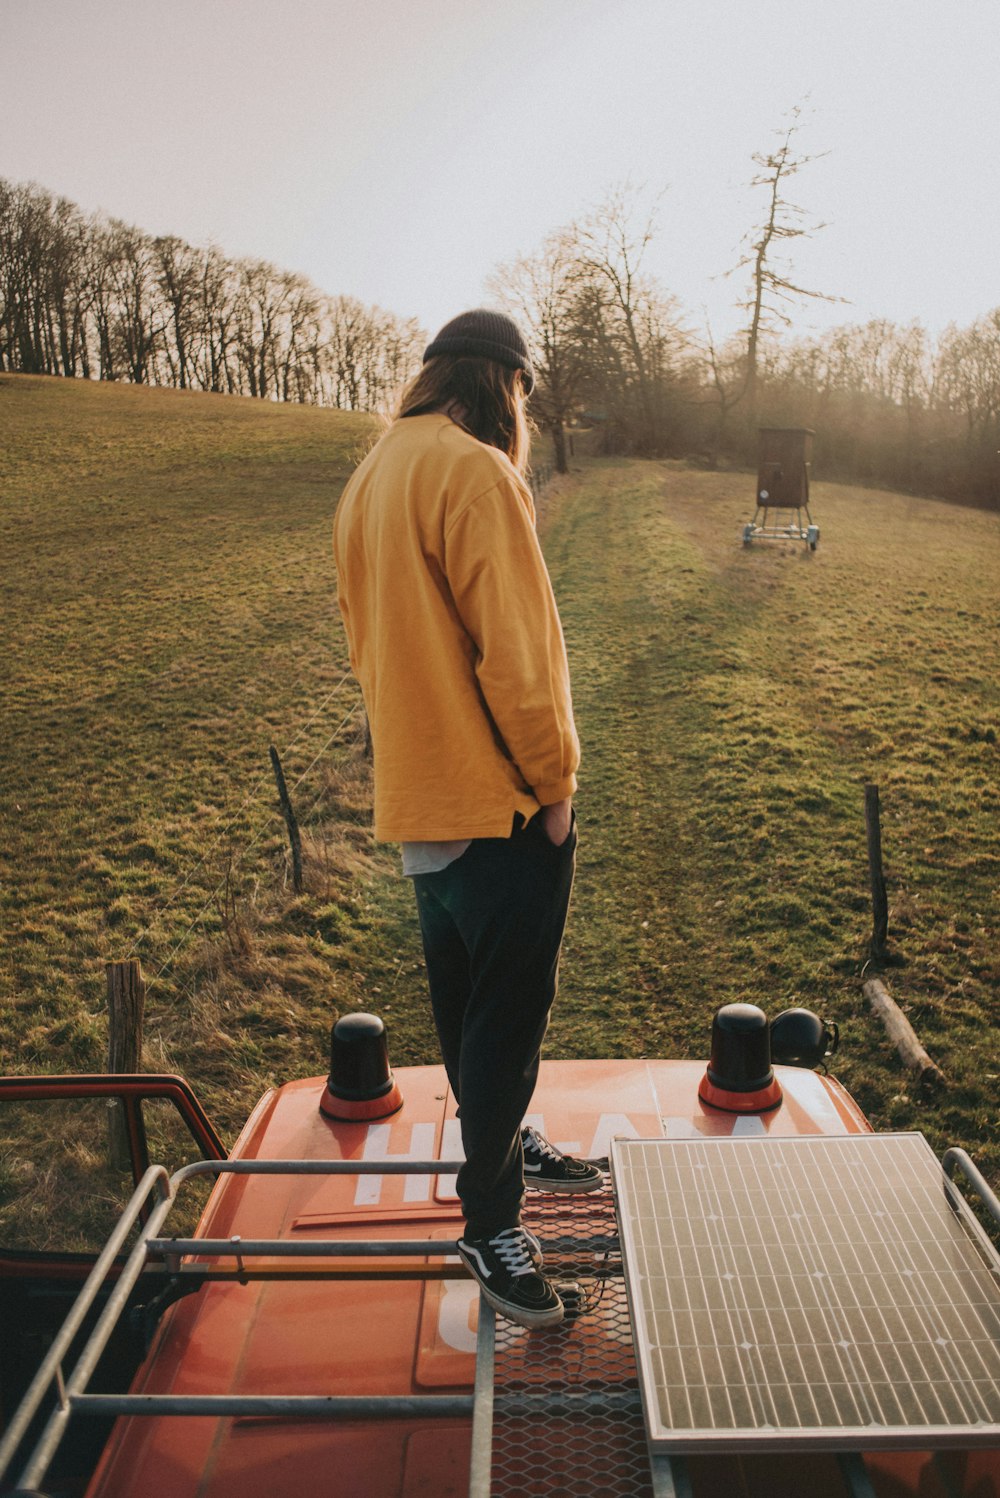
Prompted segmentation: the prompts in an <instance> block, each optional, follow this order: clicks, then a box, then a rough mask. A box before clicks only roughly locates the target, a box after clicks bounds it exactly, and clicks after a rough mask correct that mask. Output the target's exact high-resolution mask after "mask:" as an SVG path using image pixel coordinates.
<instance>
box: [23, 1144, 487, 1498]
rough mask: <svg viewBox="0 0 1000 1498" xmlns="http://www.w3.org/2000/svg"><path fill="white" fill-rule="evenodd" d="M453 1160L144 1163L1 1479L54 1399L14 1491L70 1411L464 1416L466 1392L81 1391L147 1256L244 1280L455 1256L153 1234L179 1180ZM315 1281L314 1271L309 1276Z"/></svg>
mask: <svg viewBox="0 0 1000 1498" xmlns="http://www.w3.org/2000/svg"><path fill="white" fill-rule="evenodd" d="M460 1166H461V1161H458V1160H406V1161H402V1160H370V1161H359V1160H198V1161H195V1162H194V1163H193V1164H191V1165H185V1166H183V1167H182V1168H181V1169H180V1170H178V1171H176V1172H175V1173H174V1174H173V1175H172V1176H168V1174H167V1172H166V1170H165V1169H164V1167H163V1166H162V1165H152V1166H150V1168H149V1169H148V1170H147V1171H146V1173H145V1175H144V1176H143V1177H142V1180H141V1181H140V1182H139V1184H138V1186H137V1187H136V1189H135V1191H134V1192H133V1194H132V1196H131V1198H130V1200H129V1202H128V1204H127V1205H126V1207H125V1210H124V1212H123V1213H122V1216H121V1218H120V1219H119V1221H118V1223H117V1224H116V1225H115V1228H114V1230H113V1232H112V1233H111V1235H110V1237H109V1238H108V1241H107V1243H106V1244H105V1245H104V1248H103V1249H102V1250H101V1253H100V1254H99V1255H98V1258H97V1261H96V1263H95V1264H94V1267H93V1269H92V1270H91V1272H90V1274H89V1275H88V1277H87V1280H86V1282H85V1283H84V1286H83V1288H82V1290H81V1291H80V1294H79V1295H78V1296H77V1298H76V1300H75V1301H74V1303H73V1306H72V1307H71V1309H70V1312H69V1315H68V1316H67V1318H66V1320H65V1321H64V1322H63V1325H62V1327H61V1328H60V1329H59V1331H58V1333H57V1334H56V1337H55V1339H54V1341H53V1343H52V1346H51V1347H50V1349H49V1351H48V1353H47V1354H46V1356H45V1358H44V1360H43V1361H42V1364H41V1366H40V1367H39V1369H38V1372H37V1373H36V1374H35V1377H34V1378H33V1379H32V1381H31V1384H30V1386H29V1388H28V1390H27V1393H26V1394H25V1396H24V1398H23V1400H22V1401H21V1404H20V1405H19V1407H18V1409H17V1410H16V1411H15V1413H14V1415H13V1417H12V1419H11V1421H10V1424H9V1425H8V1427H7V1429H6V1431H5V1432H4V1436H3V1440H2V1441H0V1479H2V1478H3V1477H4V1476H5V1474H6V1472H7V1469H8V1467H9V1466H10V1464H11V1462H12V1461H13V1460H14V1458H15V1457H16V1455H17V1452H18V1448H19V1447H20V1445H21V1443H22V1441H23V1440H24V1437H25V1435H26V1433H27V1431H28V1429H29V1427H30V1425H31V1423H32V1421H33V1420H34V1418H35V1416H36V1415H37V1414H38V1413H39V1411H40V1410H41V1408H42V1406H43V1405H44V1403H45V1402H46V1400H47V1399H48V1398H49V1397H50V1396H51V1395H52V1394H53V1393H54V1394H55V1408H54V1410H53V1411H52V1414H51V1415H50V1417H49V1420H48V1422H47V1424H46V1426H45V1428H44V1430H43V1432H42V1435H41V1437H40V1438H39V1440H38V1443H37V1445H36V1446H35V1448H34V1450H33V1451H32V1453H31V1455H30V1456H29V1457H28V1459H27V1463H26V1465H25V1466H24V1468H23V1470H22V1471H21V1473H20V1475H19V1477H18V1481H17V1484H16V1486H17V1487H19V1488H25V1489H30V1488H36V1487H38V1485H39V1484H40V1483H41V1482H42V1480H43V1479H44V1476H45V1473H46V1471H47V1470H48V1467H49V1465H50V1463H51V1461H52V1459H53V1457H54V1456H55V1453H56V1450H57V1449H58V1446H59V1443H60V1441H61V1440H62V1438H63V1436H64V1435H65V1433H66V1427H67V1426H68V1424H69V1421H70V1419H71V1417H72V1416H73V1415H104V1416H107V1415H209V1416H220V1415H297V1416H299V1417H302V1416H309V1417H311V1418H314V1417H322V1418H327V1419H358V1418H383V1419H384V1418H396V1419H400V1418H421V1419H423V1418H425V1417H427V1416H432V1417H435V1418H438V1417H442V1416H454V1415H468V1414H471V1413H472V1404H473V1398H472V1395H471V1394H465V1395H461V1394H459V1395H440V1394H410V1395H359V1396H354V1395H309V1394H305V1395H292V1394H288V1395H253V1394H247V1395H199V1394H193V1395H181V1394H157V1395H141V1394H121V1395H119V1394H88V1393H87V1385H88V1383H89V1382H90V1379H91V1378H92V1377H93V1374H94V1370H95V1369H96V1367H97V1364H98V1362H99V1360H100V1357H101V1354H102V1353H103V1352H104V1349H105V1348H106V1347H107V1344H108V1342H109V1340H110V1338H111V1334H112V1332H113V1331H114V1329H115V1326H116V1325H117V1323H118V1321H119V1318H120V1317H121V1315H122V1313H123V1312H124V1311H125V1309H126V1307H127V1305H128V1300H129V1296H130V1294H131V1292H132V1290H133V1289H134V1288H135V1285H136V1283H137V1282H138V1280H139V1277H140V1275H141V1274H142V1273H143V1271H144V1270H145V1269H146V1268H147V1265H148V1264H149V1262H150V1261H151V1260H153V1259H161V1260H162V1261H163V1262H164V1263H165V1265H166V1267H167V1270H168V1273H172V1274H176V1273H177V1272H178V1271H179V1269H180V1260H181V1258H183V1257H185V1256H188V1255H198V1256H204V1257H221V1256H231V1257H233V1258H235V1259H236V1260H237V1272H238V1274H239V1275H240V1277H241V1278H243V1277H245V1278H250V1277H252V1272H251V1271H248V1270H247V1268H246V1263H245V1261H246V1259H248V1258H254V1257H267V1258H302V1257H307V1258H312V1259H333V1258H343V1257H351V1258H354V1257H371V1258H375V1257H378V1258H385V1257H391V1258H413V1257H421V1258H439V1257H442V1256H447V1255H451V1254H454V1253H456V1251H457V1244H456V1242H455V1241H454V1240H448V1239H440V1238H420V1239H385V1238H381V1239H367V1240H366V1239H342V1238H341V1239H313V1240H311V1241H310V1242H308V1243H303V1242H292V1241H289V1240H288V1239H253V1240H246V1241H244V1240H243V1239H241V1238H240V1237H238V1236H237V1237H230V1238H223V1239H207V1238H162V1237H160V1236H158V1235H159V1233H160V1230H161V1229H162V1227H163V1225H164V1222H165V1221H166V1219H167V1217H168V1215H169V1213H170V1209H171V1207H172V1206H173V1204H174V1202H175V1201H176V1199H177V1194H178V1191H179V1190H180V1188H181V1186H183V1185H184V1183H185V1182H186V1181H189V1180H191V1179H193V1178H196V1177H198V1176H205V1175H214V1176H223V1175H238V1176H249V1175H321V1176H336V1175H432V1174H435V1175H454V1174H455V1173H456V1172H457V1171H458V1170H459V1168H460ZM151 1198H155V1204H154V1205H153V1207H152V1209H151V1210H150V1212H149V1215H148V1217H147V1219H146V1221H145V1223H143V1224H141V1226H140V1228H139V1236H138V1238H137V1240H136V1243H135V1245H134V1247H133V1248H132V1250H131V1252H130V1253H129V1256H128V1258H127V1260H126V1262H125V1265H124V1267H123V1268H122V1270H121V1273H120V1275H119V1276H118V1278H117V1280H116V1281H115V1284H114V1287H113V1289H112V1291H111V1293H110V1294H109V1296H108V1300H107V1304H106V1305H105V1307H104V1309H103V1311H102V1312H101V1314H100V1316H99V1317H98V1320H97V1323H96V1325H95V1326H94V1328H93V1331H92V1332H91V1333H90V1335H89V1337H88V1338H87V1340H86V1342H85V1343H84V1346H83V1349H82V1350H81V1352H80V1355H79V1357H78V1358H77V1361H76V1363H75V1364H74V1366H73V1369H72V1371H71V1372H70V1373H69V1374H68V1375H67V1374H66V1373H65V1372H64V1369H63V1364H64V1361H65V1359H66V1357H67V1354H68V1353H69V1350H70V1347H71V1345H72V1343H73V1340H74V1338H75V1337H76V1336H77V1334H78V1332H79V1331H80V1329H81V1327H82V1326H83V1323H84V1321H85V1320H86V1318H87V1314H88V1312H89V1311H90V1310H91V1309H92V1307H93V1305H94V1303H95V1301H96V1300H97V1298H98V1296H99V1295H100V1294H101V1292H102V1290H103V1288H104V1285H105V1281H106V1280H107V1279H108V1276H109V1275H110V1273H111V1272H112V1270H113V1268H114V1267H115V1263H116V1260H117V1258H118V1256H119V1254H120V1253H121V1251H122V1250H123V1248H124V1246H125V1243H126V1240H127V1239H128V1237H129V1234H130V1233H131V1232H132V1231H133V1229H134V1228H135V1227H136V1225H137V1224H138V1223H140V1219H141V1218H142V1216H143V1214H144V1212H145V1211H146V1209H147V1206H148V1203H149V1201H150V1199H151ZM314 1273H315V1274H316V1276H317V1277H323V1275H324V1271H323V1269H317V1270H316V1271H314Z"/></svg>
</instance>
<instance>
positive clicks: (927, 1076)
mask: <svg viewBox="0 0 1000 1498" xmlns="http://www.w3.org/2000/svg"><path fill="white" fill-rule="evenodd" d="M862 992H863V993H864V996H865V998H866V999H867V1000H868V1003H869V1004H870V1005H871V1011H872V1013H873V1014H875V1015H877V1016H878V1018H879V1019H880V1020H881V1021H882V1023H883V1025H884V1026H885V1029H886V1033H887V1035H888V1036H889V1039H890V1040H891V1041H892V1043H893V1044H894V1045H895V1047H896V1050H897V1051H898V1052H899V1055H900V1058H901V1060H902V1062H903V1065H904V1066H906V1067H908V1068H909V1070H910V1071H912V1072H914V1073H915V1075H916V1078H917V1081H918V1082H921V1083H930V1084H933V1085H935V1086H938V1085H940V1084H941V1083H943V1082H944V1080H945V1075H944V1072H943V1071H942V1070H941V1068H940V1067H939V1066H937V1065H936V1064H935V1063H934V1062H933V1061H932V1060H931V1058H930V1056H928V1054H927V1052H926V1051H925V1050H924V1048H923V1046H922V1045H921V1044H920V1041H919V1040H918V1039H917V1036H916V1033H915V1031H914V1029H913V1026H912V1025H911V1024H910V1021H909V1020H908V1019H907V1018H906V1015H905V1014H904V1013H903V1011H902V1010H901V1009H900V1007H899V1005H898V1004H897V1003H896V1001H895V999H894V998H892V996H891V995H890V994H889V992H888V990H887V989H886V987H885V985H884V984H882V983H880V982H879V980H878V978H869V979H868V981H867V982H866V983H865V985H864V987H863V989H862Z"/></svg>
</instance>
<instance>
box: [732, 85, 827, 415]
mask: <svg viewBox="0 0 1000 1498" xmlns="http://www.w3.org/2000/svg"><path fill="white" fill-rule="evenodd" d="M801 117H802V108H801V105H796V106H795V108H794V109H792V111H791V114H790V117H789V121H788V124H787V125H786V126H785V127H784V128H783V129H782V130H779V131H777V132H776V134H777V135H778V137H779V144H778V147H777V149H776V150H773V151H758V152H755V153H754V156H753V160H754V162H755V163H756V165H757V167H758V171H757V173H756V175H755V176H754V177H753V178H752V179H751V182H750V185H751V187H759V188H762V189H763V190H764V192H765V194H766V201H767V208H766V211H765V213H764V214H763V216H762V219H761V222H760V223H759V224H757V225H756V226H755V227H754V228H753V229H751V230H750V233H749V235H748V241H749V244H748V249H747V252H746V254H745V255H744V256H743V257H742V258H741V259H740V261H739V262H738V264H737V265H736V267H735V270H742V269H744V268H746V267H747V266H749V267H750V268H751V291H750V296H749V298H748V299H747V301H745V302H744V303H742V304H741V305H742V306H743V307H744V309H745V310H746V311H747V313H748V323H747V329H746V371H745V376H744V383H743V390H742V392H741V394H742V396H743V397H744V398H745V401H746V412H747V420H748V423H749V425H750V426H751V427H754V426H756V424H757V374H758V359H759V350H760V340H761V337H762V335H763V334H764V333H765V332H766V331H767V330H768V329H770V328H774V327H775V326H776V325H778V326H782V327H788V326H789V325H790V322H791V319H790V318H789V316H788V313H787V312H786V310H785V308H786V307H787V306H788V304H789V303H791V302H794V301H795V300H796V299H797V298H799V297H808V298H815V299H818V300H820V301H826V302H835V301H842V300H843V298H841V297H834V296H828V295H827V294H826V293H825V292H822V291H811V290H809V289H807V288H806V287H804V286H799V285H798V283H797V282H796V281H795V280H793V279H792V274H793V273H792V270H791V266H790V264H789V262H788V260H787V258H776V251H777V249H778V248H779V247H780V246H782V245H784V244H787V243H788V242H789V241H791V240H795V239H802V238H811V237H812V235H813V234H815V233H817V232H818V231H819V230H820V229H823V228H825V227H826V225H825V224H822V223H817V224H811V225H810V224H807V223H806V221H805V220H806V214H805V210H804V209H802V208H799V207H798V206H797V205H796V204H795V203H792V202H790V201H789V200H788V198H786V197H785V195H784V194H785V189H786V185H787V183H788V181H789V180H790V179H791V178H792V177H794V176H795V175H796V173H797V172H800V171H801V170H802V168H803V167H804V166H807V165H808V164H809V162H811V161H817V160H819V159H820V157H819V156H802V155H798V154H796V152H795V150H794V142H795V137H796V136H797V134H798V132H799V130H800V129H801ZM825 154H826V153H825V152H821V153H820V155H821V156H822V155H825ZM738 398H739V397H738Z"/></svg>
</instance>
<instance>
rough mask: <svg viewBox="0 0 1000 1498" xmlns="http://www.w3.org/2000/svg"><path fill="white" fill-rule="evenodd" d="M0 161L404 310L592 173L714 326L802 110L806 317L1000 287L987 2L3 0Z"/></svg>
mask: <svg viewBox="0 0 1000 1498" xmlns="http://www.w3.org/2000/svg"><path fill="white" fill-rule="evenodd" d="M0 47H2V51H3V55H4V57H5V63H6V66H5V68H4V74H5V79H4V109H3V120H2V124H0V176H2V177H6V178H7V179H8V180H10V181H15V182H21V181H35V182H38V183H40V184H41V185H43V186H45V187H47V188H49V189H50V190H51V191H53V192H55V193H58V194H61V195H63V196H65V197H68V198H70V199H71V200H72V201H73V202H75V203H77V204H78V205H79V206H80V207H81V208H82V209H84V210H86V211H88V212H89V211H92V210H96V209H100V210H103V212H105V213H106V214H109V215H112V216H114V217H117V218H121V219H124V220H126V221H128V222H130V223H134V224H138V225H140V226H141V227H142V228H144V229H146V230H147V231H149V232H150V233H154V234H167V233H170V234H178V235H180V236H181V237H182V238H184V239H186V240H188V241H190V242H191V243H194V244H206V243H209V242H213V243H215V244H217V245H218V246H219V247H220V248H221V249H222V250H223V251H224V252H225V253H226V254H227V255H230V256H233V257H237V256H243V255H249V256H254V257H259V258H262V259H266V260H270V261H272V262H274V263H275V264H276V265H278V266H280V267H282V268H284V269H289V270H296V271H301V272H303V273H304V274H305V275H307V276H308V277H309V279H310V280H312V281H313V282H314V283H315V284H316V285H317V286H318V287H320V288H321V289H322V290H323V291H326V292H330V293H343V294H347V295H351V296H356V297H358V298H360V299H361V300H362V301H364V302H366V303H374V304H377V305H379V306H382V307H386V308H389V309H391V310H392V311H394V312H396V313H398V314H399V315H401V316H405V317H409V316H414V317H416V318H418V320H419V321H420V322H421V324H422V325H423V326H424V327H425V328H426V329H427V330H428V332H433V331H435V330H436V329H437V328H438V327H439V326H440V325H441V324H442V323H443V322H444V321H446V320H447V319H448V318H449V317H451V316H452V315H454V314H455V313H456V312H458V311H460V310H462V309H463V308H466V307H469V306H475V305H479V304H482V302H483V301H484V299H485V298H484V282H485V280H486V278H487V276H488V275H489V274H490V272H491V271H493V270H494V269H495V268H496V267H497V266H498V265H499V264H501V263H503V262H505V261H510V260H512V259H514V258H516V257H517V256H518V255H522V254H530V253H532V252H533V251H534V250H536V249H537V248H538V246H539V245H540V243H541V241H542V239H543V238H544V236H545V235H546V234H547V233H548V232H549V231H550V230H553V229H555V228H558V227H560V226H561V225H564V224H566V223H568V222H570V221H571V220H573V219H576V218H580V217H583V216H585V215H586V213H587V212H588V210H590V209H592V208H593V207H594V206H595V205H596V204H598V203H599V202H600V201H601V200H602V199H603V198H604V197H605V196H606V194H607V192H608V191H609V190H610V189H611V188H613V187H614V186H615V185H617V184H620V183H622V182H625V181H630V182H631V183H633V184H634V185H635V187H636V189H637V193H638V194H639V200H640V201H644V202H646V203H648V204H650V205H652V204H653V203H654V202H655V203H656V205H657V209H656V211H657V224H658V231H657V237H656V239H655V241H654V243H653V245H652V246H651V247H650V250H649V252H648V255H647V260H646V265H645V268H646V269H648V270H649V271H650V272H652V273H653V274H655V275H656V276H657V277H658V279H659V280H660V281H661V283H662V284H663V286H664V287H665V288H666V290H668V291H669V292H671V293H673V294H674V295H675V296H676V297H677V298H678V299H679V301H680V302H681V304H682V306H683V307H684V308H685V309H686V311H687V313H688V317H689V321H690V323H691V325H692V326H693V327H696V328H697V327H699V326H701V325H703V324H704V322H705V320H706V319H707V321H708V322H709V324H710V325H711V328H712V330H713V334H714V336H715V337H716V338H717V339H719V338H724V337H725V336H727V335H729V334H730V333H731V332H733V331H734V330H735V329H736V328H737V327H738V326H739V323H740V319H741V314H740V312H739V310H738V306H737V304H738V302H739V300H740V298H741V297H742V296H744V295H745V294H746V283H745V276H741V275H735V276H730V277H727V276H726V274H725V273H726V272H727V271H728V270H730V269H731V268H732V267H733V266H735V265H736V263H737V261H738V260H739V258H740V255H741V241H742V240H743V236H744V235H745V234H746V232H747V231H748V230H749V229H750V228H751V227H752V226H753V225H754V223H755V222H757V221H758V219H759V216H760V214H761V211H762V208H763V206H764V199H763V195H762V194H761V191H760V189H757V190H756V191H755V190H753V189H751V188H750V187H749V185H748V184H749V182H750V178H751V177H752V175H753V173H754V170H755V168H754V165H753V161H752V157H753V154H754V152H759V151H767V150H769V149H771V148H773V146H774V145H775V143H776V141H777V140H778V134H777V133H776V132H780V131H781V130H782V128H783V122H784V121H786V120H787V117H788V112H789V111H790V110H791V109H793V108H794V107H795V106H802V110H803V113H802V117H801V118H802V126H801V129H800V131H799V134H798V136H797V142H798V148H799V150H800V151H801V152H802V153H803V154H805V155H811V156H814V157H816V159H815V160H813V161H811V162H810V163H809V164H808V165H806V166H804V167H803V168H802V169H801V171H800V172H799V174H798V175H797V176H796V177H795V179H794V181H793V182H792V184H791V185H790V189H789V196H790V197H792V199H793V201H794V202H795V203H797V204H798V205H799V206H800V207H801V208H802V209H803V210H805V218H804V220H803V222H804V223H805V224H807V225H817V226H818V225H821V224H822V225H824V226H825V227H822V228H817V229H816V231H815V233H813V234H812V235H811V237H809V238H804V239H800V240H798V241H796V242H795V245H794V271H795V275H796V278H797V279H798V281H799V282H800V283H801V284H803V285H805V286H807V287H811V288H814V289H816V290H818V291H822V292H825V293H828V294H829V295H831V296H834V297H838V298H842V299H843V301H839V302H829V303H824V302H817V301H809V302H806V303H804V304H802V305H801V306H800V307H799V308H798V309H796V311H795V313H794V327H795V331H796V332H798V333H802V334H808V333H813V332H818V331H821V330H822V329H824V328H826V327H829V326H831V325H834V324H837V323H843V322H863V321H867V320H868V319H870V318H872V317H886V318H889V319H892V320H893V321H895V322H900V323H908V322H910V321H912V320H914V319H918V320H920V321H921V322H923V323H924V324H925V326H927V327H928V328H930V329H931V331H932V332H939V331H940V330H941V329H943V328H944V327H945V326H946V325H947V324H948V323H950V322H957V323H958V324H960V325H964V324H968V323H969V322H971V321H972V320H973V319H974V318H975V317H977V316H979V315H980V314H982V313H985V312H988V311H990V310H991V309H992V308H994V307H995V306H997V305H998V304H1000V192H998V182H997V177H998V171H997V163H998V161H1000V102H998V101H1000V80H998V68H997V60H998V58H1000V0H794V3H793V0H364V3H362V0H350V3H349V0H0Z"/></svg>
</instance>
